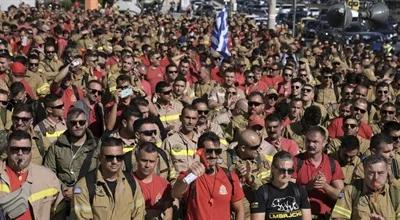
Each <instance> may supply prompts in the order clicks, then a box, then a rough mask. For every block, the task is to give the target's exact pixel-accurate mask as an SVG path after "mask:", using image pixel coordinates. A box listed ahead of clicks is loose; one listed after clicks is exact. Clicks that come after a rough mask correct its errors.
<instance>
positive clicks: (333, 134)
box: [328, 117, 373, 139]
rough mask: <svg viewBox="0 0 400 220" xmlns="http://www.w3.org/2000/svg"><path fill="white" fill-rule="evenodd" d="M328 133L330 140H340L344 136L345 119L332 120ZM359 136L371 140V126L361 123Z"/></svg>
mask: <svg viewBox="0 0 400 220" xmlns="http://www.w3.org/2000/svg"><path fill="white" fill-rule="evenodd" d="M328 132H329V137H330V138H339V137H342V136H343V135H344V131H343V118H342V117H338V118H335V119H333V120H332V122H331V123H330V124H329V126H328ZM358 135H359V136H360V137H363V138H365V139H371V137H372V135H373V131H372V128H371V126H369V125H368V124H367V123H365V122H362V121H361V122H360V128H359V129H358Z"/></svg>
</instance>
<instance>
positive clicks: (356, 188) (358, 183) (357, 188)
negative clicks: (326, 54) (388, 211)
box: [351, 179, 400, 210]
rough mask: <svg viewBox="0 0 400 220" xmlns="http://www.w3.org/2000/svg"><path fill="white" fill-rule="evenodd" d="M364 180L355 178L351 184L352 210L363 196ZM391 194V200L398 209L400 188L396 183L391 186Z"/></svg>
mask: <svg viewBox="0 0 400 220" xmlns="http://www.w3.org/2000/svg"><path fill="white" fill-rule="evenodd" d="M363 185H364V184H363V180H362V179H357V180H354V182H353V184H352V185H351V187H352V190H351V204H352V207H351V208H352V210H354V209H355V206H356V204H357V203H358V200H359V199H360V197H361V193H362V190H363ZM389 196H390V200H391V202H392V204H393V208H394V210H396V209H397V207H399V205H400V188H399V187H398V186H395V185H390V186H389Z"/></svg>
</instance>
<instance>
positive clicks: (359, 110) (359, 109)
mask: <svg viewBox="0 0 400 220" xmlns="http://www.w3.org/2000/svg"><path fill="white" fill-rule="evenodd" d="M354 111H357V112H361V113H362V114H364V113H365V112H367V110H365V109H362V108H359V107H354Z"/></svg>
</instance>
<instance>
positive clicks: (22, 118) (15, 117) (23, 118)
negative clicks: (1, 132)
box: [12, 116, 32, 124]
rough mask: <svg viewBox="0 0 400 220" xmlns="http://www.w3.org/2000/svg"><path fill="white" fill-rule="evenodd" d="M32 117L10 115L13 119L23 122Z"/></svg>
mask: <svg viewBox="0 0 400 220" xmlns="http://www.w3.org/2000/svg"><path fill="white" fill-rule="evenodd" d="M31 119H32V118H28V117H18V116H12V120H13V121H22V122H23V123H25V124H26V123H28V122H29V121H30V120H31Z"/></svg>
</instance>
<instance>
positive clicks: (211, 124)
mask: <svg viewBox="0 0 400 220" xmlns="http://www.w3.org/2000/svg"><path fill="white" fill-rule="evenodd" d="M196 130H197V133H198V134H199V136H200V135H201V134H203V133H204V132H208V131H211V132H214V133H215V134H216V135H218V137H219V138H220V139H219V141H220V142H221V145H222V147H224V148H226V147H227V146H228V145H229V143H228V141H227V139H226V138H225V134H224V131H223V130H222V128H221V126H220V125H219V124H216V123H214V122H212V121H210V120H207V124H206V125H202V127H201V131H200V128H199V125H198V126H197V129H196Z"/></svg>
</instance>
